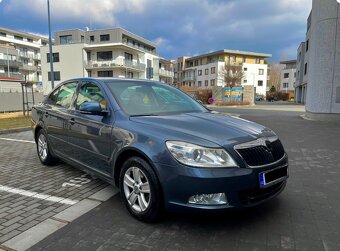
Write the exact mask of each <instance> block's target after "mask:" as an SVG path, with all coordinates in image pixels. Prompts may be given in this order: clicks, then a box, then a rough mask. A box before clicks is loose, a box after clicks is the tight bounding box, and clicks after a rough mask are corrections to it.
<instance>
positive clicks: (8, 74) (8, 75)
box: [6, 43, 14, 77]
mask: <svg viewBox="0 0 340 251" xmlns="http://www.w3.org/2000/svg"><path fill="white" fill-rule="evenodd" d="M9 45H11V46H13V45H14V44H13V43H9V44H8V45H7V47H6V51H7V77H10V73H9V51H8V48H9Z"/></svg>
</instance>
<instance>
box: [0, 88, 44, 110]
mask: <svg viewBox="0 0 340 251" xmlns="http://www.w3.org/2000/svg"><path fill="white" fill-rule="evenodd" d="M43 99H44V96H43V94H42V93H34V101H35V104H38V103H39V102H41V101H43ZM28 100H29V102H32V94H31V93H28ZM32 105H33V104H29V106H30V108H31V107H32ZM22 107H23V106H22V93H0V112H14V111H22Z"/></svg>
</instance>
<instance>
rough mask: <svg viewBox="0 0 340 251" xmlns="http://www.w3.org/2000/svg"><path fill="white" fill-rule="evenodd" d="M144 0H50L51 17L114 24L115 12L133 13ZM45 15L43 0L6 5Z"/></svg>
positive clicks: (13, 1) (17, 0)
mask: <svg viewBox="0 0 340 251" xmlns="http://www.w3.org/2000/svg"><path fill="white" fill-rule="evenodd" d="M145 1H146V0H124V1H120V0H101V1H100V2H99V1H97V0H51V1H50V9H51V18H53V19H54V20H56V21H66V20H75V19H78V20H82V21H85V20H87V21H88V22H89V23H91V22H94V23H98V24H105V25H114V24H116V23H117V20H116V19H115V14H116V13H120V12H126V13H127V14H134V13H139V12H143V11H144V6H145ZM27 10H29V11H30V12H31V13H32V14H35V15H46V12H47V4H46V1H45V0H25V1H22V0H11V1H10V3H9V4H8V5H7V7H6V11H7V12H13V13H19V12H23V13H27Z"/></svg>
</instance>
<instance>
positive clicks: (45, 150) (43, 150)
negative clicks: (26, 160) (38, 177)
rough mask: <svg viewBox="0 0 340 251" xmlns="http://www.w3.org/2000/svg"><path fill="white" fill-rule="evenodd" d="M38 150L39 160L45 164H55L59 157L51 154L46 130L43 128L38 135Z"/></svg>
mask: <svg viewBox="0 0 340 251" xmlns="http://www.w3.org/2000/svg"><path fill="white" fill-rule="evenodd" d="M36 144H37V152H38V157H39V160H40V162H41V163H42V164H44V165H53V164H55V163H56V162H57V159H56V158H55V157H54V156H53V155H52V154H51V149H50V146H49V144H48V140H47V135H46V132H45V131H44V130H43V129H41V130H39V132H38V133H37V136H36Z"/></svg>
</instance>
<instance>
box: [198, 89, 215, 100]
mask: <svg viewBox="0 0 340 251" xmlns="http://www.w3.org/2000/svg"><path fill="white" fill-rule="evenodd" d="M211 97H212V90H211V89H201V90H197V92H196V99H198V100H201V101H202V102H203V103H204V104H208V99H209V98H211Z"/></svg>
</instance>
